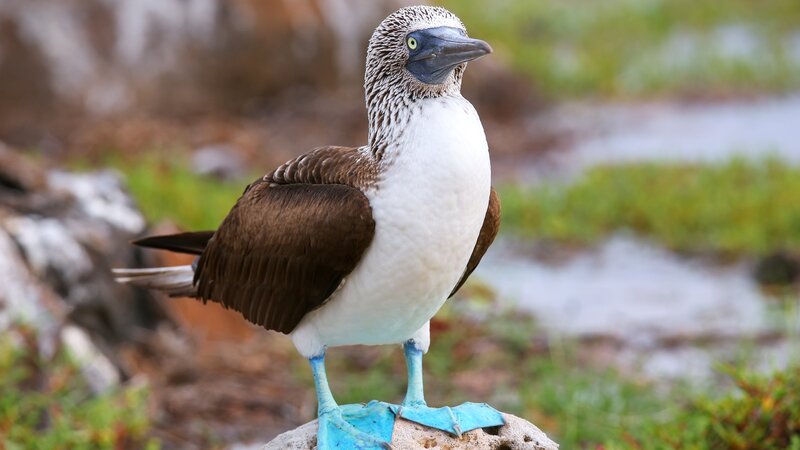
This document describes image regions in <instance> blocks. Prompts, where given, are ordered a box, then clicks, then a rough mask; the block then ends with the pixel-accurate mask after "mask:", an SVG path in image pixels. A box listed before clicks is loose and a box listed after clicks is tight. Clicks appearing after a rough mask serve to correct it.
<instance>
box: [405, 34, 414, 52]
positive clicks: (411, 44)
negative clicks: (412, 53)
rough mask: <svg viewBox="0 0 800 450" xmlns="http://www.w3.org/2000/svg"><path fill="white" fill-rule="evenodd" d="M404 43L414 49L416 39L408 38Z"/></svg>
mask: <svg viewBox="0 0 800 450" xmlns="http://www.w3.org/2000/svg"><path fill="white" fill-rule="evenodd" d="M406 43H407V44H408V48H410V49H411V50H414V49H416V48H417V40H416V39H414V38H413V37H410V38H408V40H407V41H406Z"/></svg>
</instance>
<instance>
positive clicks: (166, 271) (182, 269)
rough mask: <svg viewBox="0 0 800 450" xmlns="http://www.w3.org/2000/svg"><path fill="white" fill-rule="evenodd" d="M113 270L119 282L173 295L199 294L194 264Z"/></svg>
mask: <svg viewBox="0 0 800 450" xmlns="http://www.w3.org/2000/svg"><path fill="white" fill-rule="evenodd" d="M112 272H113V273H114V279H115V280H116V281H117V282H118V283H124V284H132V285H134V286H139V287H143V288H147V289H154V290H157V291H161V292H164V293H165V294H167V295H169V296H173V297H178V296H194V295H196V294H197V290H196V289H195V287H194V283H193V281H194V270H193V269H192V266H174V267H154V268H151V269H112Z"/></svg>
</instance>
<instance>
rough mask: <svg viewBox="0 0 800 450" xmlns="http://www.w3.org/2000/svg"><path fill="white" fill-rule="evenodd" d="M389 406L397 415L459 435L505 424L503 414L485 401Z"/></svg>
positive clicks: (416, 403)
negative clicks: (449, 404)
mask: <svg viewBox="0 0 800 450" xmlns="http://www.w3.org/2000/svg"><path fill="white" fill-rule="evenodd" d="M389 408H390V409H391V410H392V412H393V413H394V414H395V415H396V416H397V417H402V418H403V419H406V420H410V421H412V422H416V423H418V424H420V425H425V426H427V427H431V428H436V429H439V430H442V431H447V432H448V433H451V434H453V435H455V436H459V437H460V436H461V434H462V433H466V432H467V431H470V430H474V429H476V428H486V427H495V426H499V425H504V424H505V420H504V419H503V415H502V414H500V412H499V411H497V410H496V409H494V408H492V407H491V406H489V405H487V404H486V403H470V402H467V403H464V404H461V405H459V406H455V407H453V408H450V407H449V406H444V407H442V408H430V407H428V406H427V405H425V403H418V402H415V403H412V404H409V405H391V406H390V407H389Z"/></svg>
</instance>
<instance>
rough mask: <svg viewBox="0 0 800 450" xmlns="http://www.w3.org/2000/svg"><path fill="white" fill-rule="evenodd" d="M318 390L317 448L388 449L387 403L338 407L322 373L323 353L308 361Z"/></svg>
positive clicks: (389, 419) (391, 419)
mask: <svg viewBox="0 0 800 450" xmlns="http://www.w3.org/2000/svg"><path fill="white" fill-rule="evenodd" d="M309 362H311V370H313V371H314V385H315V386H316V390H317V404H318V406H317V415H318V417H319V430H318V431H317V449H318V450H331V449H343V450H344V449H359V450H385V449H389V448H391V447H390V446H389V444H388V442H391V440H392V430H393V428H394V417H393V416H392V413H391V412H390V411H389V409H388V408H387V407H386V404H381V403H378V402H372V403H369V404H368V405H365V406H362V405H344V406H343V407H341V408H340V407H339V405H337V404H336V401H335V400H334V399H333V394H332V393H331V389H330V387H329V386H328V377H327V375H326V374H325V355H324V354H323V355H320V356H316V357H314V358H311V359H310V360H309Z"/></svg>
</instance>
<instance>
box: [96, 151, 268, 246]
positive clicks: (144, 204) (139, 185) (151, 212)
mask: <svg viewBox="0 0 800 450" xmlns="http://www.w3.org/2000/svg"><path fill="white" fill-rule="evenodd" d="M112 165H113V166H115V167H116V168H117V169H118V170H120V171H121V172H122V174H123V176H124V177H125V180H126V182H127V185H128V189H129V190H130V192H131V194H132V195H133V197H134V199H136V201H137V204H138V206H139V208H141V210H142V212H143V213H144V215H145V216H146V217H147V218H148V219H149V220H150V221H151V222H154V223H157V222H159V221H162V220H171V221H174V222H175V223H176V224H177V225H178V226H180V227H182V228H184V229H186V230H214V229H216V228H217V227H218V226H219V224H220V222H222V219H223V218H224V217H225V216H226V215H227V214H228V211H229V210H230V209H231V207H233V205H234V203H236V200H237V199H238V198H239V196H240V195H241V194H242V192H243V191H244V188H245V187H246V186H247V185H248V183H250V182H251V181H253V180H254V179H255V176H254V177H253V178H251V179H243V180H239V181H231V182H223V181H220V180H218V179H215V178H211V177H206V176H201V175H197V174H195V173H194V172H192V171H191V170H190V169H188V168H187V167H186V165H185V164H182V163H181V162H180V161H168V162H158V161H156V160H155V159H152V158H145V159H142V160H138V161H132V162H128V163H126V164H124V165H123V164H118V163H114V162H112Z"/></svg>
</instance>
